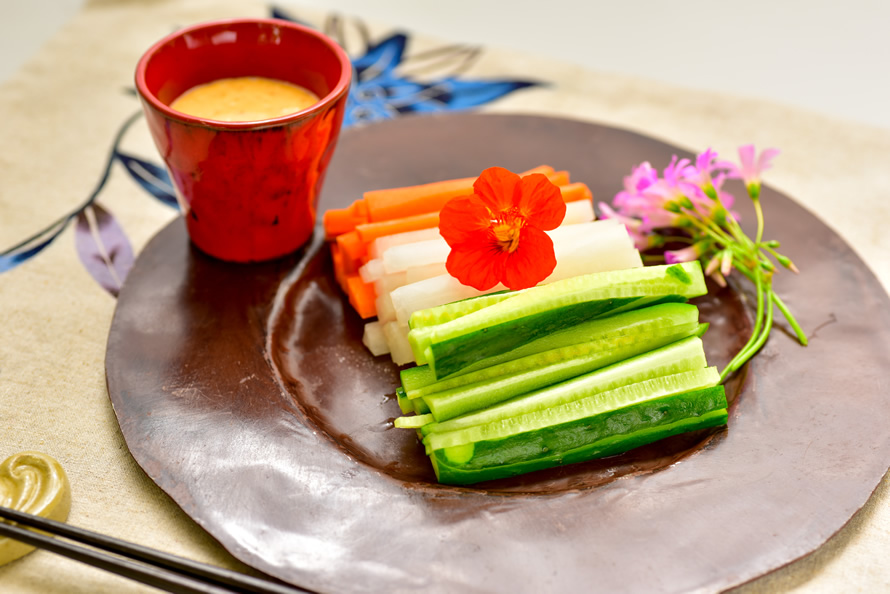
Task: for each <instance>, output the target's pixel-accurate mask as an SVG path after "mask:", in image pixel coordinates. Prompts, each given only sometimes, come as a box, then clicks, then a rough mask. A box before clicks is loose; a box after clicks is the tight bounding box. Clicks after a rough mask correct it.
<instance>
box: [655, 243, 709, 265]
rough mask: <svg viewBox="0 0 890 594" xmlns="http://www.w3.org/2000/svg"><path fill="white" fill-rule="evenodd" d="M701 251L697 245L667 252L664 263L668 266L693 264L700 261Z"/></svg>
mask: <svg viewBox="0 0 890 594" xmlns="http://www.w3.org/2000/svg"><path fill="white" fill-rule="evenodd" d="M700 255H701V250H700V248H699V245H698V244H697V243H694V244H692V245H690V246H689V247H685V248H683V249H680V250H665V252H664V261H665V263H666V264H679V263H680V262H692V261H693V260H698V257H699V256H700Z"/></svg>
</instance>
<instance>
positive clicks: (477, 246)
mask: <svg viewBox="0 0 890 594" xmlns="http://www.w3.org/2000/svg"><path fill="white" fill-rule="evenodd" d="M485 235H488V234H487V233H482V232H480V233H478V234H477V239H476V240H475V241H473V240H471V241H467V242H465V243H462V244H460V245H457V246H454V247H452V248H451V252H450V253H449V254H448V259H447V260H446V261H445V269H446V270H447V271H448V274H450V275H451V276H453V277H454V278H456V279H457V280H458V281H460V282H461V284H464V285H469V286H471V287H473V288H474V289H476V290H479V291H487V290H488V289H490V288H492V287H493V286H495V285H496V284H498V282H500V280H501V277H503V274H504V266H505V265H506V262H507V253H506V252H503V251H501V250H500V249H498V248H497V247H492V245H491V244H490V243H486V241H485V239H484V236H485ZM517 251H518V250H517Z"/></svg>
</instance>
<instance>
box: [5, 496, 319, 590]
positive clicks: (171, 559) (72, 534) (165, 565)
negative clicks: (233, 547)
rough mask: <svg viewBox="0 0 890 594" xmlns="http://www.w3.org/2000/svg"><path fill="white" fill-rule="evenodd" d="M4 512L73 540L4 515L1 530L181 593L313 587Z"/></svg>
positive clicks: (15, 536) (90, 563)
mask: <svg viewBox="0 0 890 594" xmlns="http://www.w3.org/2000/svg"><path fill="white" fill-rule="evenodd" d="M0 518H2V519H6V520H10V521H12V522H16V523H18V524H21V525H22V526H30V527H32V528H37V529H39V530H42V531H43V532H46V533H49V534H52V535H55V536H57V537H61V538H65V539H69V540H71V541H74V542H67V541H65V540H62V539H61V538H53V537H50V536H47V535H45V534H41V533H39V532H34V531H32V530H27V529H25V528H21V527H19V526H15V525H12V524H8V523H6V522H3V521H0V536H6V537H9V538H12V539H15V540H18V541H21V542H24V543H25V544H29V545H31V546H34V547H38V548H42V549H46V550H48V551H51V552H53V553H56V554H59V555H63V556H65V557H69V558H71V559H74V560H76V561H80V562H81V563H86V564H88V565H92V566H94V567H98V568H100V569H104V570H106V571H110V572H112V573H116V574H118V575H121V576H123V577H127V578H130V579H132V580H136V581H138V582H141V583H143V584H147V585H149V586H154V587H155V588H160V589H162V590H166V591H168V592H175V593H182V594H197V593H216V592H249V593H251V592H257V593H263V594H265V593H268V594H294V593H295V592H308V590H303V589H301V588H297V587H295V586H290V585H287V584H282V583H279V582H275V581H271V580H268V579H264V578H258V577H253V576H249V575H245V574H242V573H238V572H236V571H230V570H228V569H222V568H219V567H214V566H212V565H207V564H204V563H199V562H197V561H192V560H190V559H184V558H182V557H177V556H176V555H171V554H169V553H163V552H161V551H157V550H154V549H150V548H148V547H144V546H142V545H138V544H134V543H129V542H126V541H123V540H119V539H116V538H112V537H110V536H104V535H102V534H98V533H95V532H90V531H89V530H84V529H83V528H77V527H76V526H70V525H68V524H65V523H63V522H56V521H54V520H49V519H47V518H42V517H40V516H35V515H32V514H28V513H24V512H20V511H18V510H14V509H10V508H7V507H3V506H0ZM82 545H89V547H95V548H88V547H84V546H82ZM103 551H107V552H103ZM108 553H113V554H108Z"/></svg>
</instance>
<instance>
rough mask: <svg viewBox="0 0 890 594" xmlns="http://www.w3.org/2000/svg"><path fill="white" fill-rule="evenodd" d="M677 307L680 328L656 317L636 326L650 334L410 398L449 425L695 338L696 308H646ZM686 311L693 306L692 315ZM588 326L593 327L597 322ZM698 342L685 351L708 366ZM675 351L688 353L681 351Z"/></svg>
mask: <svg viewBox="0 0 890 594" xmlns="http://www.w3.org/2000/svg"><path fill="white" fill-rule="evenodd" d="M672 306H676V307H677V308H682V309H681V310H680V313H681V314H691V315H682V318H681V320H678V323H676V324H669V323H667V322H670V321H671V320H672V319H673V318H661V319H659V318H652V319H651V320H650V322H651V323H649V324H638V325H636V326H634V327H633V328H634V329H635V330H637V331H639V330H642V329H647V330H648V332H637V333H615V332H613V333H608V334H605V335H601V336H597V335H596V334H592V335H591V337H592V338H593V340H590V341H588V342H584V343H581V344H575V345H569V346H565V347H562V348H557V349H552V350H549V351H545V352H543V353H538V354H534V355H528V356H526V357H522V358H520V359H515V360H513V361H507V362H505V363H501V364H499V365H495V366H493V367H487V368H485V369H480V370H479V371H475V372H471V373H468V374H465V375H459V376H452V377H450V378H446V379H444V380H441V381H439V382H436V383H434V384H431V385H429V386H424V387H422V388H419V389H416V390H408V391H407V392H406V394H407V396H408V397H409V398H412V399H413V398H422V399H423V400H424V401H425V402H426V404H427V406H428V407H429V410H430V411H432V413H433V416H434V417H435V420H436V421H444V420H446V419H450V418H452V417H456V416H458V415H463V414H466V413H469V412H472V411H474V410H477V409H480V408H486V407H490V406H493V405H494V404H497V403H499V402H502V401H505V400H508V399H510V398H513V397H515V396H519V395H521V394H525V393H528V392H531V391H534V390H537V389H540V388H544V387H546V386H549V385H552V384H556V383H559V382H562V381H565V380H569V379H571V378H574V377H577V376H580V375H584V374H587V373H590V372H592V371H595V370H597V369H600V368H603V367H606V366H609V365H612V364H615V363H618V362H621V361H624V360H625V359H631V358H632V357H635V356H638V355H642V354H643V353H648V352H650V351H654V350H655V349H658V348H660V347H663V346H666V345H669V344H671V343H674V342H676V341H679V340H681V339H683V338H686V337H690V336H692V335H693V334H694V333H695V332H696V330H697V329H698V327H699V325H698V321H697V317H698V315H697V314H698V312H697V310H696V308H695V306H692V305H687V304H670V305H667V304H666V305H663V306H660V305H659V306H654V307H651V308H646V310H656V311H657V312H660V311H663V309H665V308H667V309H671V308H672ZM686 308H690V309H691V311H690V309H686ZM632 313H634V314H636V313H637V312H632ZM622 315H624V314H622ZM615 317H618V316H615ZM684 318H685V319H684ZM608 320H611V318H608ZM583 325H584V326H592V325H593V323H590V324H583ZM695 344H696V343H695V342H692V343H689V347H690V348H687V349H686V351H685V352H686V353H687V354H688V355H689V358H690V359H694V360H695V364H697V365H700V366H701V367H704V356H703V354H701V353H700V352H699V349H698V348H697V347H696V346H695ZM671 352H680V353H682V352H684V351H683V349H682V348H678V349H674V350H673V351H671ZM670 356H673V355H669V357H670ZM655 358H656V359H657V358H658V357H655ZM673 363H675V362H673ZM628 369H632V367H630V368H628ZM653 369H654V368H653Z"/></svg>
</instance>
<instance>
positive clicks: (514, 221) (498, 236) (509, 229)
mask: <svg viewBox="0 0 890 594" xmlns="http://www.w3.org/2000/svg"><path fill="white" fill-rule="evenodd" d="M523 226H525V219H524V218H522V217H515V216H514V217H505V218H498V219H496V220H495V221H493V222H492V225H491V230H492V232H493V233H494V238H495V241H497V243H498V247H500V248H501V250H502V251H505V252H507V253H508V254H512V253H513V252H515V251H516V248H518V247H519V236H520V234H521V232H522V227H523Z"/></svg>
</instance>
